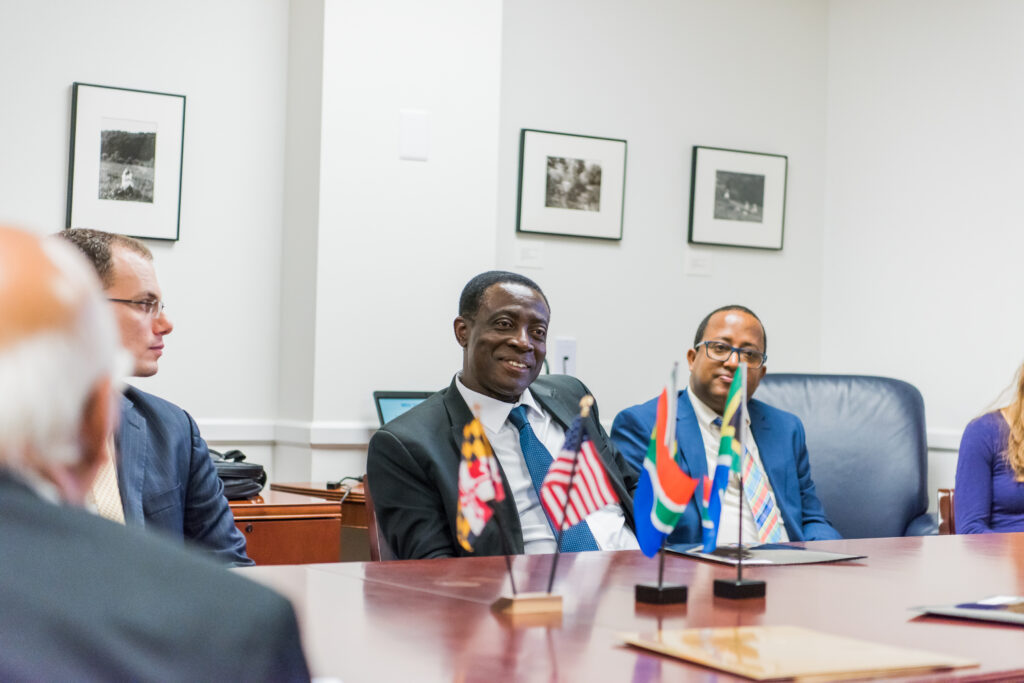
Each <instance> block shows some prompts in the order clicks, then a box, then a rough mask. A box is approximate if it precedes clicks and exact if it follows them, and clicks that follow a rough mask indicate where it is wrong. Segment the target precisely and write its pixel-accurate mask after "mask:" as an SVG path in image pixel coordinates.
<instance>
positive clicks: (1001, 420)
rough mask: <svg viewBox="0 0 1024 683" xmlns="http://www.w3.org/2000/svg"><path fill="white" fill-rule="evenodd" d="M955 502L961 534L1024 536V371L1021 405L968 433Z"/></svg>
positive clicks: (986, 418)
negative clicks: (997, 533)
mask: <svg viewBox="0 0 1024 683" xmlns="http://www.w3.org/2000/svg"><path fill="white" fill-rule="evenodd" d="M953 500H954V501H955V506H956V509H955V514H956V530H957V533H961V534H986V533H991V532H995V531H1024V366H1022V367H1021V369H1020V370H1019V371H1018V373H1017V396H1016V400H1014V401H1013V403H1011V404H1010V405H1008V406H1006V407H1005V408H1001V409H1000V410H995V411H993V412H991V413H986V414H984V415H982V416H981V417H979V418H975V419H974V420H972V421H971V423H970V424H969V425H967V429H966V430H964V435H963V438H962V439H961V440H960V457H959V459H958V460H957V463H956V495H955V496H954V498H953Z"/></svg>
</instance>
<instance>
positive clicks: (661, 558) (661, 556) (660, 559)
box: [658, 536, 668, 590]
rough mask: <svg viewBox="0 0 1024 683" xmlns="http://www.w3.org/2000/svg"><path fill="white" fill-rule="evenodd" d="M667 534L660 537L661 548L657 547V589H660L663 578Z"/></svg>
mask: <svg viewBox="0 0 1024 683" xmlns="http://www.w3.org/2000/svg"><path fill="white" fill-rule="evenodd" d="M667 540H668V536H665V537H664V538H662V539H661V548H659V549H658V556H659V557H658V590H661V589H662V585H663V583H664V578H665V542H666V541H667Z"/></svg>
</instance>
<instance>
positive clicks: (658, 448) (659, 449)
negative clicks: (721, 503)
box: [633, 370, 697, 557]
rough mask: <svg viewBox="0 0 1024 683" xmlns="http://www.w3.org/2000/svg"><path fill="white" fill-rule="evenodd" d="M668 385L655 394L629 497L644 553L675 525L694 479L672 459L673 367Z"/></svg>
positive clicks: (654, 549) (675, 398) (657, 546)
mask: <svg viewBox="0 0 1024 683" xmlns="http://www.w3.org/2000/svg"><path fill="white" fill-rule="evenodd" d="M670 386H671V391H670V389H669V386H666V387H665V389H664V390H663V391H662V392H661V396H659V397H658V412H657V417H656V418H655V421H654V431H652V432H651V443H650V445H649V446H648V447H647V458H646V459H645V460H644V468H643V470H642V471H641V472H640V483H639V484H637V487H636V494H635V495H634V497H633V517H634V519H635V521H636V540H637V541H638V542H639V543H640V549H641V550H643V551H644V555H647V557H654V555H655V553H657V552H658V550H659V549H660V548H661V545H662V543H663V542H664V540H665V537H666V536H668V535H669V534H670V533H672V531H673V529H675V528H676V523H677V522H678V521H679V517H680V516H682V514H683V511H684V510H686V504H687V503H688V502H689V500H690V498H691V497H692V496H693V490H694V488H696V486H697V480H696V479H691V478H690V477H688V476H687V475H686V473H685V472H683V470H682V469H681V468H680V467H679V465H678V464H677V463H676V460H675V455H676V404H677V402H678V400H679V399H678V395H677V394H676V381H675V370H673V371H672V380H671V383H670Z"/></svg>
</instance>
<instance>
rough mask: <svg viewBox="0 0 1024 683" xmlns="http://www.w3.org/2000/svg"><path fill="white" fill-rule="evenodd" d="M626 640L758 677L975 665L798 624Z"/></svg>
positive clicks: (860, 674) (832, 676)
mask: <svg viewBox="0 0 1024 683" xmlns="http://www.w3.org/2000/svg"><path fill="white" fill-rule="evenodd" d="M622 638H623V639H624V640H625V641H626V643H628V644H630V645H632V646H634V647H639V648H643V649H645V650H652V651H654V652H659V653H661V654H665V655H669V656H671V657H677V658H679V659H683V660H686V661H688V662H694V663H696V664H702V665H704V666H708V667H711V668H714V669H719V670H721V671H727V672H729V673H732V674H738V675H740V676H745V677H747V678H752V679H754V680H758V681H769V680H777V679H785V678H795V679H797V680H816V679H820V680H830V681H831V680H838V679H842V678H868V677H875V676H889V675H913V674H921V673H927V672H931V671H938V670H943V669H958V668H963V667H968V666H977V665H978V663H977V662H974V661H971V660H968V659H963V658H961V657H951V656H949V655H944V654H937V653H934V652H926V651H924V650H911V649H907V648H902V647H894V646H892V645H882V644H879V643H872V642H868V641H864V640H857V639H855V638H847V637H845V636H835V635H831V634H829V633H822V632H820V631H814V630H811V629H806V628H800V627H797V626H740V627H730V628H689V629H681V630H672V631H657V632H655V633H647V634H636V633H630V634H622Z"/></svg>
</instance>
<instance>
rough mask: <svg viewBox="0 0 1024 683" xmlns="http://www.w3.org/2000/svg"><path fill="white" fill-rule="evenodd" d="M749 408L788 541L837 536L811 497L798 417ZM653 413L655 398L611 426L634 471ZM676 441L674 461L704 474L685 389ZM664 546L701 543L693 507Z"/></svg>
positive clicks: (755, 405)
mask: <svg viewBox="0 0 1024 683" xmlns="http://www.w3.org/2000/svg"><path fill="white" fill-rule="evenodd" d="M747 407H748V410H749V412H750V431H751V433H752V434H753V436H754V441H756V442H757V450H758V453H759V454H760V456H761V464H762V465H764V470H765V473H766V474H767V475H768V481H769V482H770V483H771V486H772V492H773V493H774V494H775V501H776V503H777V504H778V506H779V512H780V513H781V514H782V521H783V522H785V524H786V533H787V534H788V535H789V540H791V541H817V540H824V539H829V538H840V536H839V532H838V531H836V530H835V529H834V528H832V525H831V524H829V521H828V519H826V518H825V510H824V508H822V506H821V501H819V500H818V495H817V493H815V490H814V481H812V480H811V463H810V460H809V459H808V457H807V443H806V438H805V437H804V426H803V424H802V423H801V422H800V418H798V417H797V416H796V415H793V414H792V413H787V412H786V411H784V410H779V409H778V408H772V407H771V406H770V405H768V404H767V403H762V402H761V401H758V400H755V399H751V400H750V401H749V402H748V403H747ZM657 412H658V399H657V397H655V398H653V399H651V400H650V401H648V402H647V403H642V404H640V405H636V406H633V407H632V408H627V409H626V410H623V411H622V412H621V413H619V414H618V415H616V416H615V421H614V422H613V423H612V441H614V442H615V445H616V447H617V448H618V449H619V450H620V451H621V452H622V454H623V455H624V456H625V458H626V460H627V461H628V462H629V463H630V464H631V465H633V466H634V467H636V468H637V469H638V470H639V469H640V468H641V467H643V461H644V459H645V458H646V457H647V446H648V444H650V441H651V431H652V430H653V429H654V420H655V417H656V415H657ZM676 441H677V443H678V445H679V453H678V455H677V456H676V459H677V461H678V462H679V464H680V465H681V466H682V468H683V470H685V471H686V473H687V474H688V475H690V476H691V477H695V478H703V477H704V476H706V475H707V474H708V461H707V455H706V453H705V449H704V439H703V437H702V436H701V433H700V426H699V425H698V424H697V416H696V414H694V412H693V406H692V405H691V404H690V396H689V392H688V391H680V392H679V403H678V407H677V409H676ZM668 542H669V543H700V542H701V525H700V515H699V513H698V512H697V509H696V507H695V506H694V505H688V506H687V507H686V511H685V512H684V513H683V516H682V517H681V518H680V520H679V525H678V526H677V527H676V530H675V531H674V532H673V533H672V535H671V536H669V539H668Z"/></svg>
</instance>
